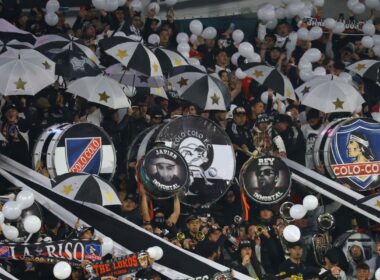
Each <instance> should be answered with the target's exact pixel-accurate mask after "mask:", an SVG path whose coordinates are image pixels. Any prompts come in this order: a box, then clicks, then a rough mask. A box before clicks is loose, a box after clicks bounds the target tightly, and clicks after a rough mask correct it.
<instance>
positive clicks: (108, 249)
mask: <svg viewBox="0 0 380 280" xmlns="http://www.w3.org/2000/svg"><path fill="white" fill-rule="evenodd" d="M102 240H103V243H102V256H105V255H107V254H110V253H112V250H113V240H112V239H111V238H109V237H107V236H106V237H103V238H102Z"/></svg>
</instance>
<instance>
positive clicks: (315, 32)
mask: <svg viewBox="0 0 380 280" xmlns="http://www.w3.org/2000/svg"><path fill="white" fill-rule="evenodd" d="M322 34H323V31H322V28H320V27H319V26H314V27H312V28H311V29H310V31H309V38H310V39H311V40H318V39H319V38H321V37H322Z"/></svg>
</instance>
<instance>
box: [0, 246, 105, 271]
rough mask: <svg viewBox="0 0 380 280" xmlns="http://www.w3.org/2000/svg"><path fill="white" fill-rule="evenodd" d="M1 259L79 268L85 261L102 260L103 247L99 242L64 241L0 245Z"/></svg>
mask: <svg viewBox="0 0 380 280" xmlns="http://www.w3.org/2000/svg"><path fill="white" fill-rule="evenodd" d="M0 259H7V260H20V261H28V262H36V263H52V264H53V263H57V262H59V261H67V262H68V263H70V264H71V265H74V266H78V265H80V263H81V262H82V261H83V260H90V261H99V260H101V259H102V246H101V244H100V242H99V241H97V240H88V241H81V240H62V241H57V242H44V243H0Z"/></svg>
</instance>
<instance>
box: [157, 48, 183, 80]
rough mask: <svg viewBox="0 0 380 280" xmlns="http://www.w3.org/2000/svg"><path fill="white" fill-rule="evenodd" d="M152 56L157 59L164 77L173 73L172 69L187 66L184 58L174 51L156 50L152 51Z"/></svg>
mask: <svg viewBox="0 0 380 280" xmlns="http://www.w3.org/2000/svg"><path fill="white" fill-rule="evenodd" d="M154 54H155V55H156V57H157V58H158V61H159V62H160V65H161V69H162V72H163V73H164V75H165V76H167V75H168V74H169V73H170V72H171V71H173V68H174V67H177V66H182V65H188V63H187V60H186V58H185V57H184V56H182V55H181V54H180V53H179V52H176V51H172V50H168V49H164V48H156V49H154Z"/></svg>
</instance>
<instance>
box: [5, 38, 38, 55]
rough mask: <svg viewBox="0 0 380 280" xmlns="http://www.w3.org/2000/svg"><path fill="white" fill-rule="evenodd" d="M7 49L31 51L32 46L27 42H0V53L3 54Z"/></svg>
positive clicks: (14, 40)
mask: <svg viewBox="0 0 380 280" xmlns="http://www.w3.org/2000/svg"><path fill="white" fill-rule="evenodd" d="M8 49H18V50H20V49H33V45H32V44H31V43H28V42H21V41H19V40H16V39H13V40H10V41H8V42H7V41H0V52H1V53H3V52H5V51H7V50H8Z"/></svg>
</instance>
